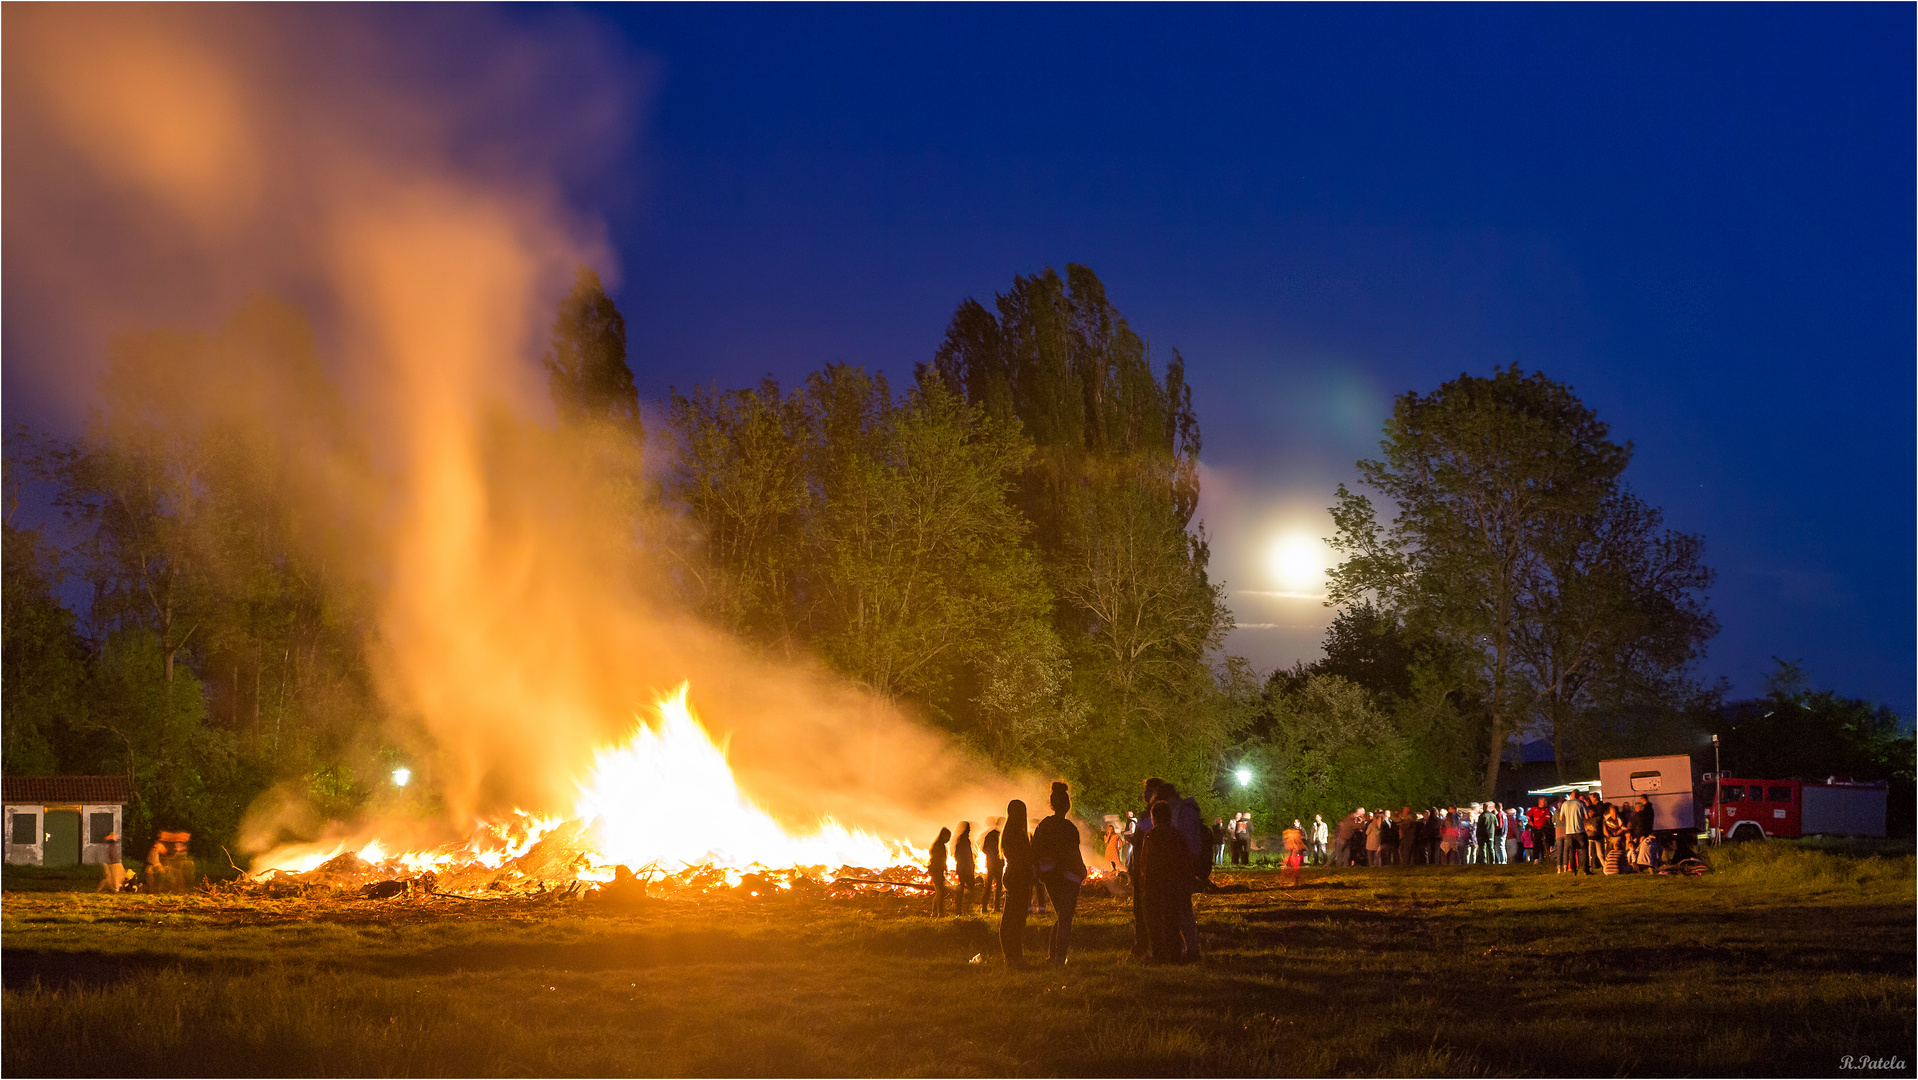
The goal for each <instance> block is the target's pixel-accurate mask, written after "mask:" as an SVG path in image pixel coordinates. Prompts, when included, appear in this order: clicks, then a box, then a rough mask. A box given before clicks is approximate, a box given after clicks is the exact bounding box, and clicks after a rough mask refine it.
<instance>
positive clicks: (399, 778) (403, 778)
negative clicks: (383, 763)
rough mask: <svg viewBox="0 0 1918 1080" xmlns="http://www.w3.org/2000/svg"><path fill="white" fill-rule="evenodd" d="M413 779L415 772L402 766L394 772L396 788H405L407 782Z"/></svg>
mask: <svg viewBox="0 0 1918 1080" xmlns="http://www.w3.org/2000/svg"><path fill="white" fill-rule="evenodd" d="M411 779H413V770H411V769H409V768H407V767H406V766H404V765H402V766H400V767H399V768H397V769H394V770H393V783H394V785H395V786H398V787H405V786H406V783H407V781H409V780H411Z"/></svg>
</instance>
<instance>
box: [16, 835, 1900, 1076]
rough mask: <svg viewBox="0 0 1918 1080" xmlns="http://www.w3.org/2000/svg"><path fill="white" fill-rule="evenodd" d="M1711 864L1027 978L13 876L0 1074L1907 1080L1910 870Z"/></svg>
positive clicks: (1312, 905) (616, 925)
mask: <svg viewBox="0 0 1918 1080" xmlns="http://www.w3.org/2000/svg"><path fill="white" fill-rule="evenodd" d="M1716 861H1717V863H1718V869H1717V872H1715V873H1713V874H1711V875H1708V876H1706V877H1703V878H1670V877H1665V878H1648V877H1644V876H1633V877H1619V878H1604V877H1576V878H1574V877H1570V876H1559V875H1557V874H1553V873H1551V872H1549V871H1541V870H1539V869H1537V868H1533V867H1496V868H1485V869H1479V868H1459V869H1454V868H1419V869H1413V870H1407V871H1400V870H1396V869H1389V868H1388V869H1379V870H1341V871H1319V872H1314V871H1307V872H1306V875H1305V877H1304V878H1303V879H1302V882H1301V884H1300V886H1299V887H1298V888H1296V889H1291V890H1285V889H1281V888H1279V887H1278V885H1279V883H1278V881H1277V879H1276V877H1275V876H1273V875H1270V874H1266V873H1258V872H1254V873H1248V874H1241V875H1237V876H1236V877H1231V878H1226V879H1224V880H1230V881H1236V882H1240V883H1243V884H1245V885H1246V886H1248V887H1249V891H1246V892H1243V893H1235V894H1229V895H1219V896H1201V897H1200V898H1199V899H1198V904H1199V909H1200V929H1201V934H1202V936H1203V939H1204V941H1205V944H1206V948H1207V949H1208V950H1209V952H1208V955H1207V957H1206V959H1205V961H1204V963H1202V964H1200V965H1197V966H1193V967H1183V968H1155V967H1144V966H1140V965H1137V964H1134V963H1133V962H1132V961H1131V960H1130V959H1129V958H1128V956H1127V952H1128V949H1129V947H1130V944H1131V924H1130V907H1129V905H1123V904H1121V903H1119V902H1116V901H1113V900H1110V899H1103V898H1101V899H1093V900H1088V901H1087V902H1085V903H1084V904H1082V906H1081V909H1080V919H1079V930H1078V935H1077V939H1076V941H1075V949H1074V954H1073V961H1072V963H1071V964H1070V965H1068V966H1067V967H1065V968H1063V969H1059V968H1049V967H1040V968H1038V969H1036V970H1030V971H1025V972H1008V971H1006V970H1005V969H1004V967H1003V966H1002V965H1001V964H1000V963H999V962H998V956H997V955H996V940H995V937H994V926H993V925H992V924H988V923H987V922H986V921H985V920H983V919H978V918H974V919H970V920H954V919H946V920H941V921H937V922H935V921H934V920H931V919H928V918H925V917H924V916H923V913H922V908H921V907H920V906H919V905H918V904H916V903H914V902H912V901H908V900H903V899H901V900H890V899H884V898H859V899H857V900H829V899H820V898H816V897H815V898H805V897H792V896H782V897H777V898H773V899H751V898H744V897H733V896H717V897H710V898H707V899H703V900H698V901H693V900H673V901H660V902H656V903H652V904H649V905H646V906H644V907H642V908H640V909H638V910H634V911H630V912H625V913H610V912H599V911H595V910H592V909H591V908H589V907H587V906H583V905H579V904H577V903H572V904H565V905H558V904H544V905H542V904H519V903H510V902H497V903H484V902H478V901H452V900H437V901H428V902H418V901H410V900H405V899H401V900H391V901H347V902H338V901H333V902H314V901H308V900H282V901H270V900H261V901H245V900H232V899H227V900H221V899H206V898H199V897H115V896H106V895H97V896H96V895H90V894H87V893H81V892H70V893H59V892H32V893H19V892H11V891H10V892H9V893H8V894H7V895H6V897H5V899H4V902H0V961H3V963H0V974H3V975H4V979H5V992H4V1008H0V1023H3V1024H4V1033H3V1034H4V1038H3V1039H0V1070H3V1071H4V1072H5V1073H6V1074H7V1075H9V1076H35V1075H91V1076H109V1075H112V1076H140V1075H379V1076H385V1075H448V1074H450V1075H569V1076H573V1075H587V1076H591V1075H782V1076H783V1075H818V1074H827V1075H840V1074H850V1075H921V1074H931V1075H1030V1074H1040V1075H1446V1076H1449V1075H1478V1074H1528V1075H1560V1076H1599V1075H1616V1074H1628V1075H1686V1074H1702V1075H1790V1076H1823V1075H1845V1076H1868V1075H1881V1076H1882V1075H1910V1074H1911V1072H1912V1060H1913V1058H1914V1054H1913V1042H1914V1037H1915V1036H1918V1033H1915V1032H1914V1021H1913V1015H1914V954H1915V953H1918V940H1915V939H1914V916H1915V915H1918V907H1915V904H1914V866H1913V862H1914V861H1913V859H1912V857H1911V856H1910V855H1890V856H1858V855H1852V854H1834V853H1831V852H1826V851H1817V850H1810V849H1806V848H1800V847H1796V846H1792V845H1786V844H1763V845H1748V846H1745V847H1743V848H1739V849H1727V850H1725V851H1723V852H1721V853H1719V855H1718V856H1717V857H1716ZM9 885H10V886H11V885H12V882H11V881H10V882H9ZM1035 923H1036V925H1034V926H1032V927H1031V928H1030V929H1029V934H1030V937H1029V945H1030V946H1032V947H1039V945H1040V942H1041V940H1042V938H1041V935H1042V934H1043V932H1044V928H1045V927H1046V926H1047V925H1048V924H1049V920H1047V919H1038V920H1035ZM975 954H983V956H984V959H985V961H986V962H983V963H976V964H975V963H969V962H968V960H969V958H971V957H973V956H974V955H975ZM1846 1055H1851V1056H1852V1062H1853V1064H1854V1065H1857V1064H1862V1063H1865V1062H1864V1059H1873V1061H1874V1062H1876V1063H1879V1064H1885V1062H1884V1059H1896V1064H1895V1065H1893V1066H1892V1067H1887V1068H1878V1069H1871V1068H1865V1069H1859V1068H1853V1069H1850V1070H1847V1069H1845V1068H1844V1067H1843V1066H1844V1063H1845V1060H1846Z"/></svg>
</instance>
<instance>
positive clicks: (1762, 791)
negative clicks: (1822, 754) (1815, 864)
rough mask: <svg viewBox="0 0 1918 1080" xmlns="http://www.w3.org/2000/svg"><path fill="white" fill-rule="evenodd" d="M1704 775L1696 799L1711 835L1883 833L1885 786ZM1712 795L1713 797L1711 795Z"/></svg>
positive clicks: (1747, 837) (1757, 837)
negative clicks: (1715, 778) (1703, 813)
mask: <svg viewBox="0 0 1918 1080" xmlns="http://www.w3.org/2000/svg"><path fill="white" fill-rule="evenodd" d="M1713 784H1714V779H1713V778H1712V776H1711V774H1709V773H1707V774H1706V779H1705V782H1704V783H1703V784H1701V785H1699V790H1698V803H1699V805H1700V806H1701V807H1703V808H1704V810H1705V817H1706V820H1707V821H1709V822H1710V823H1711V824H1710V827H1711V829H1712V830H1713V832H1715V833H1716V834H1717V835H1719V836H1722V837H1724V838H1725V839H1727V840H1760V839H1764V838H1766V837H1781V838H1785V839H1793V838H1796V837H1800V836H1812V835H1825V836H1883V835H1885V794H1886V791H1885V785H1883V784H1857V783H1852V782H1850V781H1845V780H1838V779H1837V778H1835V777H1834V778H1833V779H1831V780H1827V781H1825V782H1824V783H1819V782H1817V781H1808V780H1755V779H1752V778H1750V777H1736V776H1732V775H1731V774H1729V773H1721V774H1719V777H1718V778H1717V780H1716V784H1717V788H1718V790H1717V792H1716V793H1714V792H1713V790H1712V787H1713ZM1714 794H1715V796H1716V797H1714Z"/></svg>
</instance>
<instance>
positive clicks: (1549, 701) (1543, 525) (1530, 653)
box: [1514, 490, 1717, 780]
mask: <svg viewBox="0 0 1918 1080" xmlns="http://www.w3.org/2000/svg"><path fill="white" fill-rule="evenodd" d="M1663 525H1664V517H1663V515H1662V514H1661V513H1660V512H1659V511H1658V510H1657V509H1656V508H1654V507H1651V506H1647V505H1646V504H1645V503H1644V502H1643V501H1641V500H1640V499H1638V498H1637V497H1636V496H1634V495H1632V494H1631V493H1629V492H1626V491H1622V490H1621V491H1615V492H1613V493H1612V494H1610V495H1608V496H1606V498H1605V499H1604V500H1603V501H1602V502H1600V504H1599V505H1598V507H1597V508H1596V509H1595V510H1593V511H1591V512H1589V513H1584V512H1578V511H1560V512H1554V513H1547V514H1543V515H1541V516H1540V517H1539V518H1538V520H1537V523H1536V526H1535V530H1534V531H1535V534H1536V537H1537V539H1536V541H1535V543H1536V546H1537V547H1538V549H1539V551H1540V552H1541V557H1540V558H1539V559H1538V560H1537V561H1536V562H1534V563H1533V564H1532V565H1531V566H1530V570H1529V573H1528V574H1527V576H1526V577H1525V579H1524V581H1523V583H1522V591H1523V595H1524V599H1523V606H1524V607H1525V608H1526V609H1527V611H1528V613H1529V616H1530V617H1528V618H1525V619H1522V620H1520V621H1519V622H1518V623H1517V627H1516V634H1515V645H1514V647H1515V649H1516V651H1517V654H1518V657H1519V660H1520V661H1521V663H1522V664H1523V665H1524V666H1525V668H1526V670H1527V671H1529V672H1531V673H1532V681H1533V684H1534V685H1535V686H1536V687H1537V690H1538V694H1537V696H1536V698H1535V711H1536V713H1537V714H1538V716H1539V718H1540V720H1541V722H1542V725H1543V727H1544V729H1545V731H1546V734H1547V735H1548V737H1549V738H1550V740H1551V743H1552V751H1553V758H1554V760H1555V761H1556V762H1557V763H1558V769H1559V778H1560V780H1563V779H1564V778H1565V770H1566V766H1567V764H1568V762H1570V761H1572V760H1574V759H1579V760H1587V761H1592V762H1596V761H1597V760H1598V759H1599V758H1600V757H1602V756H1605V754H1606V751H1608V750H1613V749H1623V748H1629V747H1630V746H1631V745H1632V744H1633V743H1639V744H1643V743H1645V742H1648V741H1651V742H1656V741H1665V742H1670V740H1671V738H1672V737H1676V735H1675V733H1671V732H1668V733H1667V735H1668V737H1667V738H1666V739H1664V740H1658V739H1657V738H1656V737H1655V736H1654V735H1653V733H1652V732H1650V731H1646V730H1643V729H1642V728H1643V725H1644V724H1645V723H1646V722H1650V723H1652V724H1654V725H1656V724H1657V722H1658V721H1660V720H1663V721H1665V722H1666V723H1665V726H1666V727H1668V728H1669V727H1670V726H1671V724H1672V723H1675V722H1677V721H1678V720H1679V718H1680V708H1679V706H1680V705H1681V704H1682V702H1683V701H1684V700H1685V699H1686V698H1687V697H1688V696H1689V695H1688V694H1687V692H1686V689H1685V686H1684V674H1685V672H1686V670H1687V668H1688V667H1689V666H1690V665H1691V663H1692V662H1693V660H1695V659H1696V658H1697V657H1698V656H1699V655H1700V654H1701V653H1702V652H1703V648H1704V642H1705V641H1706V640H1707V639H1708V638H1710V637H1711V635H1712V634H1713V633H1714V632H1716V629H1717V624H1716V622H1715V620H1714V619H1713V618H1712V616H1711V613H1710V612H1709V611H1707V610H1706V609H1705V607H1704V601H1703V599H1702V597H1701V596H1700V595H1699V594H1700V593H1701V592H1702V591H1703V590H1704V589H1705V588H1707V587H1708V586H1709V585H1710V584H1711V581H1712V571H1711V569H1710V568H1709V567H1707V566H1705V565H1704V562H1703V552H1704V543H1703V541H1702V540H1700V539H1699V538H1698V537H1697V536H1695V535H1690V534H1686V533H1679V532H1674V531H1671V530H1667V529H1665V528H1664V527H1663Z"/></svg>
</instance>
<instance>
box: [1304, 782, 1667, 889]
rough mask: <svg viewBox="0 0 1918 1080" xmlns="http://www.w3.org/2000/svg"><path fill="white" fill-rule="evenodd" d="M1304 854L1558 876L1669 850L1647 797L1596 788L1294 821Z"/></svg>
mask: <svg viewBox="0 0 1918 1080" xmlns="http://www.w3.org/2000/svg"><path fill="white" fill-rule="evenodd" d="M1294 830H1296V831H1297V832H1298V833H1299V834H1300V836H1301V837H1302V838H1303V839H1304V848H1305V850H1304V856H1303V857H1304V859H1305V860H1310V861H1313V862H1316V863H1318V864H1320V865H1331V866H1471V865H1503V864H1509V863H1534V864H1538V865H1550V866H1552V867H1553V868H1554V869H1555V870H1557V871H1558V872H1559V873H1567V874H1573V873H1580V872H1583V873H1588V874H1596V873H1601V872H1602V873H1606V874H1621V873H1631V872H1633V871H1635V870H1656V869H1658V868H1659V867H1660V866H1661V865H1663V864H1664V863H1665V861H1666V859H1667V858H1668V856H1670V855H1671V854H1672V853H1671V852H1670V851H1668V850H1667V849H1666V847H1665V844H1664V841H1663V840H1662V839H1661V838H1660V837H1659V835H1658V834H1657V832H1655V831H1654V829H1653V813H1652V806H1651V801H1650V800H1649V799H1647V798H1645V797H1643V796H1640V797H1639V798H1638V799H1637V800H1636V801H1635V802H1634V803H1633V804H1632V805H1630V806H1621V805H1619V804H1617V803H1611V802H1606V801H1605V800H1603V799H1601V798H1599V796H1598V793H1597V792H1589V791H1588V792H1571V793H1569V794H1567V795H1564V796H1563V797H1561V798H1559V799H1557V800H1556V801H1553V800H1549V799H1544V798H1541V799H1539V800H1538V801H1537V803H1536V804H1535V805H1533V806H1528V807H1523V808H1520V807H1507V806H1505V805H1504V804H1502V803H1495V802H1485V803H1472V804H1470V805H1468V806H1463V807H1459V806H1448V807H1433V808H1431V809H1429V810H1425V811H1414V810H1413V809H1412V808H1411V807H1409V806H1407V807H1401V808H1400V809H1399V810H1397V811H1393V810H1367V809H1366V808H1364V807H1360V808H1358V809H1356V810H1354V811H1352V812H1351V813H1350V814H1347V815H1345V816H1344V817H1343V818H1340V819H1339V822H1338V824H1337V826H1336V827H1332V826H1328V825H1327V824H1326V821H1325V818H1324V816H1323V815H1316V816H1315V817H1314V819H1313V821H1312V824H1311V825H1310V826H1306V825H1303V824H1302V823H1300V822H1299V821H1297V820H1294V821H1293V822H1292V828H1291V829H1288V830H1286V832H1287V834H1288V835H1290V834H1291V833H1293V832H1294Z"/></svg>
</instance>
